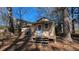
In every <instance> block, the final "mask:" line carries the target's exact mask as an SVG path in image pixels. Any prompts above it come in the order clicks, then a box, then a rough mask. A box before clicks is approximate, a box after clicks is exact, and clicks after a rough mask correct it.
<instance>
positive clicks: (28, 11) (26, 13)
mask: <svg viewBox="0 0 79 59" xmlns="http://www.w3.org/2000/svg"><path fill="white" fill-rule="evenodd" d="M18 9H22V13H23V14H22V15H23V16H22V19H23V20H26V21H30V22H36V21H37V20H39V19H40V18H41V17H46V15H45V14H46V12H45V11H44V10H43V9H41V10H40V11H39V10H38V9H37V7H14V8H13V16H14V17H15V18H19V16H18V14H17V13H16V12H17V11H18ZM52 10H53V9H52ZM71 11H72V8H69V13H70V16H72V12H71ZM53 16H54V15H53ZM78 17H79V8H74V10H73V19H78Z"/></svg>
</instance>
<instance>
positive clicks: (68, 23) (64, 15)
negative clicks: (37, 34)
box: [58, 7, 72, 41]
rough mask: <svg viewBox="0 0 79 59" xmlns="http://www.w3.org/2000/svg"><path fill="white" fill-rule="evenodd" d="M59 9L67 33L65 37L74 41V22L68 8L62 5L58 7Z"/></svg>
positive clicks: (64, 30)
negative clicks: (72, 34) (72, 32)
mask: <svg viewBox="0 0 79 59" xmlns="http://www.w3.org/2000/svg"><path fill="white" fill-rule="evenodd" d="M58 11H59V13H60V18H61V21H62V22H63V32H64V34H65V36H64V39H65V40H68V41H72V38H71V29H72V26H71V24H72V23H71V20H70V18H69V13H68V8H64V7H61V8H58Z"/></svg>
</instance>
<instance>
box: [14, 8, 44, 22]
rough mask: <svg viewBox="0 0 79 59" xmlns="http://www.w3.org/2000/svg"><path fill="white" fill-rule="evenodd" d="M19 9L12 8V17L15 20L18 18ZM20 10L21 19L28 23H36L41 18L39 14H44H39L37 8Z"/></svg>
mask: <svg viewBox="0 0 79 59" xmlns="http://www.w3.org/2000/svg"><path fill="white" fill-rule="evenodd" d="M20 8H21V7H20ZM20 8H19V7H16V8H15V7H14V8H13V16H14V17H15V18H19V16H18V14H19V13H17V11H18V9H20ZM16 10H17V11H16ZM22 10H23V11H22V19H23V20H26V21H30V22H36V21H37V20H38V19H39V18H41V16H40V13H42V14H44V12H43V10H42V11H41V12H38V10H37V8H35V7H24V9H23V8H22Z"/></svg>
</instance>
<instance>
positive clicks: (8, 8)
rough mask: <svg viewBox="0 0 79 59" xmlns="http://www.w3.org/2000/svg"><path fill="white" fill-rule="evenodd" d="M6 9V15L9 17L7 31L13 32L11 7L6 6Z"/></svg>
mask: <svg viewBox="0 0 79 59" xmlns="http://www.w3.org/2000/svg"><path fill="white" fill-rule="evenodd" d="M7 10H8V17H9V31H10V32H12V33H14V25H13V18H12V7H7Z"/></svg>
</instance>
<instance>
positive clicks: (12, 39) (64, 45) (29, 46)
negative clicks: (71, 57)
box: [0, 34, 79, 51]
mask: <svg viewBox="0 0 79 59" xmlns="http://www.w3.org/2000/svg"><path fill="white" fill-rule="evenodd" d="M5 36H6V35H5ZM0 51H79V42H78V41H75V40H73V42H69V41H64V40H63V39H58V38H57V42H56V43H54V42H53V41H48V44H42V43H34V42H33V40H32V38H31V37H25V38H24V36H23V35H21V36H20V37H18V40H17V36H16V35H14V34H10V35H9V36H7V37H5V38H3V40H1V39H0Z"/></svg>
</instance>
